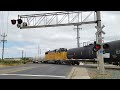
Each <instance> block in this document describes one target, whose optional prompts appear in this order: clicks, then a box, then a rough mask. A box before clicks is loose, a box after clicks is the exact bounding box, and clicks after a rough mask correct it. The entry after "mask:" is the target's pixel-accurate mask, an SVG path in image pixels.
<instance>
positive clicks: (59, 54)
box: [45, 48, 67, 63]
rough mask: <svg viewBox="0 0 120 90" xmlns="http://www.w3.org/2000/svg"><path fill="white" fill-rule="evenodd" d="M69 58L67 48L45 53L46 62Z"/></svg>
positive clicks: (58, 61) (59, 61) (56, 61)
mask: <svg viewBox="0 0 120 90" xmlns="http://www.w3.org/2000/svg"><path fill="white" fill-rule="evenodd" d="M63 60H67V49H66V48H60V49H55V50H52V51H47V52H46V53H45V62H46V63H48V62H53V63H61V61H63Z"/></svg>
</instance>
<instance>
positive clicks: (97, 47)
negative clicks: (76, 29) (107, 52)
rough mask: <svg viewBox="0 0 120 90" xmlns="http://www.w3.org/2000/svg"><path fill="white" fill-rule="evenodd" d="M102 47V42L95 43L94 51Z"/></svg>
mask: <svg viewBox="0 0 120 90" xmlns="http://www.w3.org/2000/svg"><path fill="white" fill-rule="evenodd" d="M100 48H101V45H100V44H96V45H94V47H93V51H94V52H97V51H98V50H100Z"/></svg>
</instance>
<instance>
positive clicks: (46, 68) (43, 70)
mask: <svg viewBox="0 0 120 90" xmlns="http://www.w3.org/2000/svg"><path fill="white" fill-rule="evenodd" d="M31 66H36V68H31V69H27V70H23V71H18V72H12V73H7V75H2V74H0V78H4V79H63V78H65V77H66V76H67V75H68V74H69V72H70V70H71V69H72V66H67V65H55V64H32V65H31ZM37 66H38V67H37ZM3 74H4V73H3ZM10 74H16V75H10ZM24 74H27V76H25V75H24ZM31 75H32V76H31ZM36 75H39V76H36ZM47 75H49V76H47ZM50 75H51V76H52V77H51V76H50Z"/></svg>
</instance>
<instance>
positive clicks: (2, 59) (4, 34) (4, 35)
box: [1, 33, 7, 60]
mask: <svg viewBox="0 0 120 90" xmlns="http://www.w3.org/2000/svg"><path fill="white" fill-rule="evenodd" d="M1 36H2V37H3V40H1V41H2V42H3V48H2V60H3V59H4V43H5V41H7V40H5V37H6V36H7V35H5V33H4V34H3V35H1Z"/></svg>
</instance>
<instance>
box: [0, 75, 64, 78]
mask: <svg viewBox="0 0 120 90" xmlns="http://www.w3.org/2000/svg"><path fill="white" fill-rule="evenodd" d="M0 75H6V76H7V75H8V76H29V77H31V76H32V77H58V78H65V76H56V75H30V74H0Z"/></svg>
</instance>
